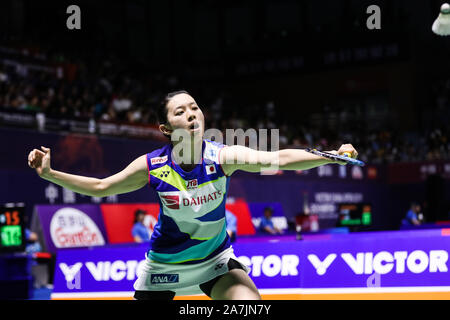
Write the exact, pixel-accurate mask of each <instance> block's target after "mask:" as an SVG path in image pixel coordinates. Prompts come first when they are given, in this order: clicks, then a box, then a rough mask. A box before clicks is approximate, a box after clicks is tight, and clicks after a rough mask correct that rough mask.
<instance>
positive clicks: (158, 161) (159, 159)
mask: <svg viewBox="0 0 450 320" xmlns="http://www.w3.org/2000/svg"><path fill="white" fill-rule="evenodd" d="M150 161H151V163H152V166H153V165H155V164H161V163H164V162H166V161H167V156H163V157H155V158H151V159H150Z"/></svg>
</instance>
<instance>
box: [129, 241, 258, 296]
mask: <svg viewBox="0 0 450 320" xmlns="http://www.w3.org/2000/svg"><path fill="white" fill-rule="evenodd" d="M230 258H233V260H236V261H237V262H239V264H240V265H241V266H242V268H243V269H244V270H245V271H246V272H247V273H248V272H249V271H250V270H249V268H248V267H247V266H246V265H245V264H243V263H242V262H240V261H239V260H238V259H237V258H236V256H235V255H234V252H233V248H232V247H229V248H227V249H226V250H224V251H222V252H221V253H219V254H218V255H216V256H214V257H213V258H211V259H210V260H207V261H204V262H200V263H194V264H169V263H160V262H155V261H152V260H150V259H148V258H147V259H146V263H145V265H144V267H143V268H142V273H141V274H140V275H139V277H138V278H137V280H136V282H135V283H134V286H133V287H134V289H135V290H140V291H165V290H170V291H173V292H175V295H177V296H180V295H181V296H182V295H195V294H202V293H203V292H202V291H201V290H200V287H199V285H200V284H202V283H205V282H208V281H209V280H212V279H214V278H216V277H218V276H220V275H222V274H225V273H227V272H228V271H229V270H228V261H229V260H230Z"/></svg>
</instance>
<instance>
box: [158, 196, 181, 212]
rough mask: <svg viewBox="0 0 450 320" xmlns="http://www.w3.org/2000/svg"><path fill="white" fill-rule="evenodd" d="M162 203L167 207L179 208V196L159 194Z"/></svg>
mask: <svg viewBox="0 0 450 320" xmlns="http://www.w3.org/2000/svg"><path fill="white" fill-rule="evenodd" d="M161 200H162V202H163V204H164V205H165V206H166V207H167V208H169V209H180V197H179V196H177V195H175V196H169V195H165V196H161Z"/></svg>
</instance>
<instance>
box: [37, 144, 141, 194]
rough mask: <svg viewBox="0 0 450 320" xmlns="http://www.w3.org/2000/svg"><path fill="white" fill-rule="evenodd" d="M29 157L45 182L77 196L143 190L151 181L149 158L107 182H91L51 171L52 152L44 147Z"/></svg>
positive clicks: (106, 180) (93, 180) (131, 164)
mask: <svg viewBox="0 0 450 320" xmlns="http://www.w3.org/2000/svg"><path fill="white" fill-rule="evenodd" d="M41 149H42V151H41V150H38V149H34V150H33V151H31V152H30V153H29V155H28V165H29V166H30V167H31V168H33V169H35V170H36V173H37V174H38V175H39V176H40V177H41V178H43V179H45V180H48V181H50V182H53V183H55V184H57V185H60V186H62V187H64V188H67V189H69V190H72V191H74V192H77V193H81V194H85V195H89V196H94V197H105V196H109V195H113V194H120V193H127V192H131V191H134V190H137V189H140V188H142V187H143V186H144V185H145V184H146V183H147V181H148V171H147V160H146V156H145V155H143V156H140V157H139V158H137V159H136V160H134V161H133V162H132V163H130V164H129V165H128V166H127V167H126V168H125V169H124V170H122V171H120V172H119V173H117V174H115V175H112V176H110V177H107V178H104V179H98V178H90V177H84V176H79V175H73V174H68V173H64V172H61V171H56V170H53V169H52V168H51V167H50V149H49V148H45V147H41Z"/></svg>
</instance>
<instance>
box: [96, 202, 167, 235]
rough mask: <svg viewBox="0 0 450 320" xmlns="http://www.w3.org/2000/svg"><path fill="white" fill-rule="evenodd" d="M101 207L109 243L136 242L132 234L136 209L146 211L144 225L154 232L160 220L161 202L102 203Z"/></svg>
mask: <svg viewBox="0 0 450 320" xmlns="http://www.w3.org/2000/svg"><path fill="white" fill-rule="evenodd" d="M100 209H101V211H102V215H103V221H104V223H105V228H106V234H107V235H108V240H109V243H124V242H134V240H133V236H132V235H131V229H132V228H133V222H134V213H135V212H136V210H138V209H140V210H144V211H146V214H145V219H144V225H145V226H146V227H147V228H148V229H149V231H150V233H152V232H153V227H154V226H155V225H156V222H157V221H158V214H159V204H157V203H133V204H102V205H100Z"/></svg>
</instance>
